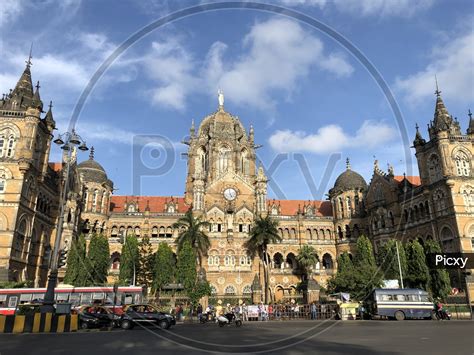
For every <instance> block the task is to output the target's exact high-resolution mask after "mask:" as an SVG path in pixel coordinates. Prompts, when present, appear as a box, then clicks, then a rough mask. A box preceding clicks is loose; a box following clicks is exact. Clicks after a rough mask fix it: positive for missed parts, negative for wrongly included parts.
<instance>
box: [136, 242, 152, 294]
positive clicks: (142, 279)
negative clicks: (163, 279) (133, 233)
mask: <svg viewBox="0 0 474 355" xmlns="http://www.w3.org/2000/svg"><path fill="white" fill-rule="evenodd" d="M139 253H140V254H139V256H138V272H137V283H138V284H139V285H141V286H144V287H146V289H147V290H148V287H149V286H150V285H151V283H152V282H153V270H154V266H155V265H154V264H155V263H154V254H153V248H152V246H151V243H150V238H149V237H148V236H147V235H145V236H143V237H142V240H141V241H140V244H139Z"/></svg>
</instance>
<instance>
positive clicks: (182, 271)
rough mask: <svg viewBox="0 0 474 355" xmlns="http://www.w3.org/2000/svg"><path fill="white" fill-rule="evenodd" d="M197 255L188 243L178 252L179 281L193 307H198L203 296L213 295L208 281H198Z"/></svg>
mask: <svg viewBox="0 0 474 355" xmlns="http://www.w3.org/2000/svg"><path fill="white" fill-rule="evenodd" d="M196 267H197V262H196V254H195V252H194V251H193V248H192V247H191V244H190V243H189V242H188V241H186V242H184V243H183V244H182V246H181V248H180V250H179V251H178V262H177V279H178V281H179V282H180V283H181V284H182V285H183V288H184V291H185V292H186V295H187V296H188V297H189V300H190V301H191V303H192V304H193V305H196V304H197V302H198V301H199V299H200V298H201V297H202V296H205V295H210V294H211V286H210V284H209V282H208V281H205V280H198V277H197V271H196Z"/></svg>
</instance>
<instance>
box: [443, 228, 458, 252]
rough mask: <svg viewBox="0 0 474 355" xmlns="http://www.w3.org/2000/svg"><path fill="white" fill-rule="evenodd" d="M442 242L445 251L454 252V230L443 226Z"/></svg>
mask: <svg viewBox="0 0 474 355" xmlns="http://www.w3.org/2000/svg"><path fill="white" fill-rule="evenodd" d="M440 236H441V244H442V246H443V251H444V252H454V250H455V245H454V234H453V231H452V230H451V229H450V228H448V227H443V229H441V233H440Z"/></svg>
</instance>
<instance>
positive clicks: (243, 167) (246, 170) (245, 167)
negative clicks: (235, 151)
mask: <svg viewBox="0 0 474 355" xmlns="http://www.w3.org/2000/svg"><path fill="white" fill-rule="evenodd" d="M240 171H241V172H242V174H243V175H250V163H249V157H248V152H247V150H246V149H243V150H242V152H241V153H240Z"/></svg>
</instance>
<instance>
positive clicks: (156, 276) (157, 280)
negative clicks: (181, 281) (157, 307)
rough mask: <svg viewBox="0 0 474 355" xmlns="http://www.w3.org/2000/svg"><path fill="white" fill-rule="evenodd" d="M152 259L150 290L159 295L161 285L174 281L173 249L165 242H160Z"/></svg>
mask: <svg viewBox="0 0 474 355" xmlns="http://www.w3.org/2000/svg"><path fill="white" fill-rule="evenodd" d="M153 261H154V265H153V283H152V291H153V292H155V293H156V294H157V296H158V297H159V293H160V290H161V289H162V288H163V286H165V285H167V284H169V283H171V282H173V281H174V277H175V269H176V261H175V259H174V256H173V250H172V249H171V247H170V246H169V245H168V244H167V243H160V245H159V246H158V250H157V251H156V253H155V257H154V260H153Z"/></svg>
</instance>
